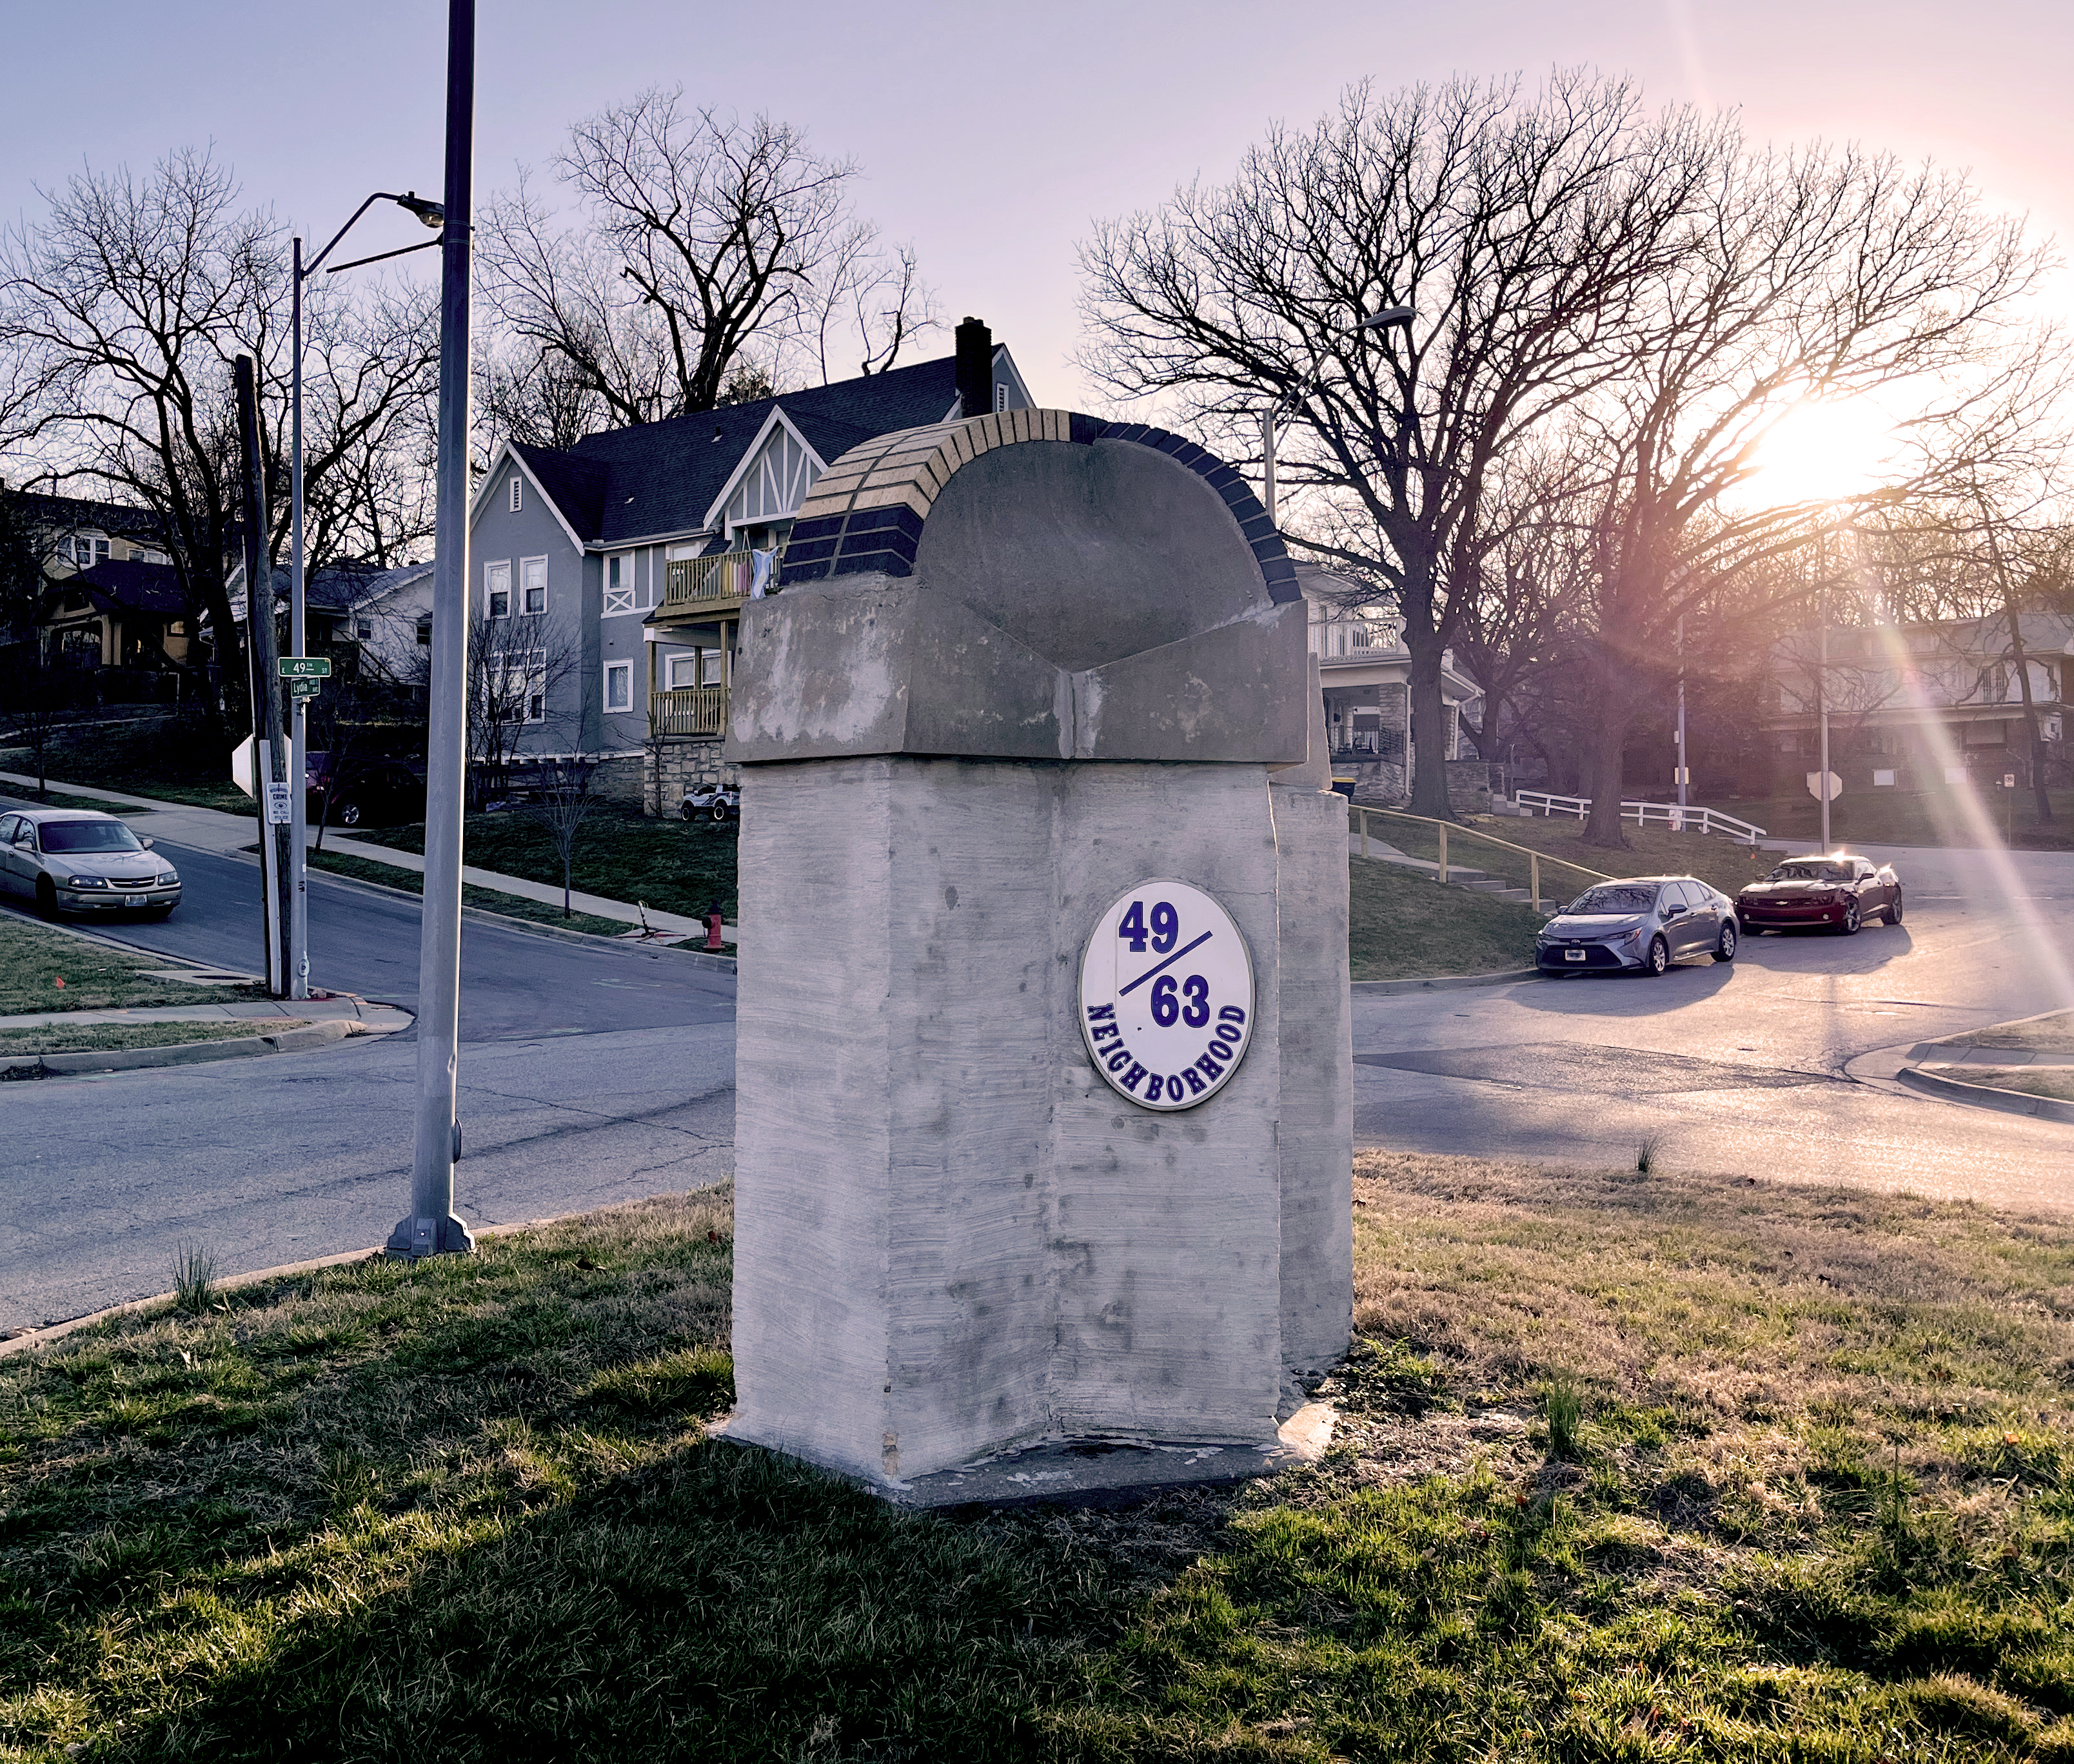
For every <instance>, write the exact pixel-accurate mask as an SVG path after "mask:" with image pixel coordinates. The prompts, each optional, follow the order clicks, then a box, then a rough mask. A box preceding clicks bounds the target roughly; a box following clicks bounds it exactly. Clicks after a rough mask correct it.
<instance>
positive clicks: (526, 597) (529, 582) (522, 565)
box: [519, 557, 547, 619]
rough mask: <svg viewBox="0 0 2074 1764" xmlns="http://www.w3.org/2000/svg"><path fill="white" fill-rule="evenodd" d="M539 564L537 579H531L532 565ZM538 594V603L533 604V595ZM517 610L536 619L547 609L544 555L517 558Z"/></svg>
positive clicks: (545, 562) (524, 615) (527, 616)
mask: <svg viewBox="0 0 2074 1764" xmlns="http://www.w3.org/2000/svg"><path fill="white" fill-rule="evenodd" d="M535 564H538V565H539V581H537V582H535V580H534V579H533V576H534V566H535ZM536 594H537V595H539V597H540V604H539V605H538V606H535V605H534V604H533V596H535V595H536ZM519 612H520V614H521V616H523V617H526V618H529V619H537V618H539V617H540V616H542V615H543V614H544V613H545V612H547V559H546V558H544V557H539V558H520V559H519Z"/></svg>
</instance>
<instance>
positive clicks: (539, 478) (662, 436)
mask: <svg viewBox="0 0 2074 1764" xmlns="http://www.w3.org/2000/svg"><path fill="white" fill-rule="evenodd" d="M1006 358H1007V350H1006V346H1005V345H998V346H997V347H996V348H995V350H994V364H995V370H996V372H997V373H1000V372H1002V370H1003V367H1004V364H1005V363H1006ZM1007 371H1008V372H1009V373H1010V375H1011V377H1013V366H1012V364H1009V365H1008V366H1007ZM1014 383H1015V384H1017V385H1020V384H1021V381H1020V379H1019V377H1016V378H1015V379H1014ZM957 401H958V376H957V357H956V356H954V355H952V356H944V357H941V358H940V359H939V360H937V361H918V362H916V363H915V365H913V366H912V367H907V368H894V369H890V370H889V371H888V372H886V373H874V374H867V375H865V376H863V377H861V378H858V379H855V380H840V381H837V382H836V383H835V384H834V385H824V386H814V387H810V388H809V389H807V390H805V391H804V392H787V393H784V394H781V395H780V396H779V397H777V398H758V399H754V400H753V401H752V402H749V403H747V404H729V405H722V406H721V407H720V408H719V409H718V410H702V411H699V412H697V413H696V414H693V415H691V416H685V417H672V418H670V419H669V420H668V421H667V422H648V423H642V424H641V425H639V426H638V427H634V428H630V429H609V430H607V431H605V433H603V434H601V435H587V436H585V438H584V439H582V440H581V441H579V442H578V443H576V446H575V447H572V448H570V449H568V451H566V452H557V451H554V450H553V449H551V448H547V447H526V446H523V445H522V444H519V443H511V444H510V447H509V450H508V451H510V453H512V454H513V455H514V456H515V457H516V458H517V459H519V460H520V461H521V462H522V463H523V464H524V466H525V468H526V469H527V471H528V472H531V474H532V476H533V478H534V480H535V482H536V483H537V484H539V487H540V488H541V491H542V492H543V493H544V494H545V495H546V496H547V497H548V498H549V499H550V500H551V501H552V502H553V503H554V505H555V506H556V509H559V510H560V513H561V516H562V518H563V520H564V521H565V522H566V523H567V525H568V527H569V530H571V532H572V534H575V535H576V538H578V539H579V540H580V542H582V543H583V544H585V545H594V546H614V545H630V544H632V543H634V542H637V541H639V540H643V539H653V538H659V537H661V536H663V535H664V534H690V533H700V532H703V531H704V530H705V524H706V517H707V513H708V511H709V510H710V509H712V508H713V505H714V504H715V502H716V501H718V500H719V497H720V494H721V491H722V489H723V488H725V486H726V484H727V483H728V481H729V479H731V478H732V477H733V476H734V475H735V473H736V472H737V470H738V469H739V468H740V467H741V466H742V461H743V460H744V457H745V456H746V455H747V454H748V453H749V452H750V450H751V449H752V448H753V447H754V445H755V443H756V442H757V440H758V438H759V437H761V436H762V433H763V431H764V428H765V427H766V424H768V423H769V422H770V421H771V413H772V412H773V411H775V410H779V409H781V408H782V409H783V411H784V414H785V418H786V420H787V422H790V423H791V426H792V427H793V428H794V429H795V430H796V431H798V432H799V435H801V436H802V437H803V438H804V439H805V441H806V443H807V444H808V446H809V447H812V449H813V450H814V451H815V452H816V453H817V454H818V455H820V457H821V458H822V459H823V460H835V459H837V458H838V457H840V456H841V455H843V454H845V453H847V452H848V451H849V450H850V449H851V448H852V447H855V446H856V445H857V443H859V442H861V441H869V440H870V439H872V438H873V437H874V436H875V435H889V434H891V433H892V432H894V431H896V430H900V429H914V428H919V427H923V426H924V425H925V424H928V423H934V422H942V421H944V418H945V417H946V416H948V414H949V413H950V412H951V410H952V407H953V406H956V403H957ZM486 488H487V486H485V490H486Z"/></svg>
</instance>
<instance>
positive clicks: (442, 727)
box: [388, 0, 475, 1257]
mask: <svg viewBox="0 0 2074 1764" xmlns="http://www.w3.org/2000/svg"><path fill="white" fill-rule="evenodd" d="M474 129H475V0H448V9H447V159H446V192H445V196H446V201H445V215H446V230H445V233H444V237H443V241H442V242H443V243H444V247H445V249H444V252H443V253H441V258H442V261H441V264H440V407H439V460H438V468H437V469H438V476H437V489H438V497H439V509H438V537H437V540H436V553H435V558H436V561H435V564H434V567H433V572H432V696H431V704H430V707H429V711H430V715H429V719H428V722H429V728H428V735H427V742H426V748H427V751H426V757H427V760H428V762H429V764H428V768H427V777H426V793H425V893H424V903H425V904H424V911H423V916H422V917H421V919H420V921H419V924H420V929H419V944H418V1094H417V1107H416V1111H415V1130H414V1133H413V1137H412V1148H411V1212H410V1214H409V1216H408V1217H407V1218H403V1219H402V1220H400V1221H399V1222H398V1224H397V1226H396V1228H395V1230H394V1231H393V1232H391V1233H390V1237H389V1243H388V1248H389V1251H390V1253H391V1254H392V1255H409V1256H412V1257H417V1256H423V1255H442V1254H452V1253H457V1252H458V1253H464V1254H465V1253H466V1252H467V1251H472V1250H473V1248H474V1247H475V1239H473V1237H472V1236H470V1235H469V1229H468V1226H466V1225H465V1223H464V1222H462V1221H461V1219H459V1218H457V1217H456V1216H455V1214H454V1210H453V1205H454V1193H453V1167H454V1160H455V1158H456V1157H457V1156H458V1155H459V1152H460V1150H461V1145H460V1140H461V1130H460V1127H459V1125H458V1123H457V1122H456V1121H455V1119H454V1092H455V1080H456V1077H457V1065H458V1060H459V1052H460V1027H461V833H462V825H461V808H462V803H461V793H462V789H463V785H464V784H465V769H466V764H467V760H466V751H465V750H466V742H467V735H468V587H469V562H468V489H469V484H468V414H469V413H468V392H469V386H468V367H469V361H468V321H469V299H468V295H469V288H468V278H469V245H470V243H471V237H472V232H473V207H472V204H473V190H472V188H471V186H472V183H473V169H474V168H473V147H474V139H473V136H474Z"/></svg>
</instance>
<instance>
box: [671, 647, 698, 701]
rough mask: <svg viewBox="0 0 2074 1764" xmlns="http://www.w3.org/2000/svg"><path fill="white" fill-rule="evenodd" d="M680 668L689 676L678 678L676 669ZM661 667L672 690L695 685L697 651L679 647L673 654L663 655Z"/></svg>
mask: <svg viewBox="0 0 2074 1764" xmlns="http://www.w3.org/2000/svg"><path fill="white" fill-rule="evenodd" d="M680 668H682V669H683V670H684V671H685V672H686V673H687V674H690V675H691V678H690V679H688V680H680V679H679V678H677V670H679V669H680ZM663 669H664V677H665V678H667V680H668V681H669V682H670V690H671V691H672V692H682V691H684V690H687V689H688V688H689V687H692V686H696V685H697V684H698V683H699V652H698V651H697V650H696V649H680V650H679V651H677V653H675V654H674V655H671V656H669V657H665V659H664V662H663Z"/></svg>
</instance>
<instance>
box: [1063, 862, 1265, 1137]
mask: <svg viewBox="0 0 2074 1764" xmlns="http://www.w3.org/2000/svg"><path fill="white" fill-rule="evenodd" d="M1253 1013H1254V995H1253V954H1252V952H1251V951H1250V950H1248V949H1247V948H1246V939H1245V938H1244V937H1242V936H1241V935H1240V934H1239V929H1238V926H1237V925H1236V924H1234V923H1233V921H1232V916H1231V915H1230V914H1229V913H1227V912H1225V909H1223V907H1221V905H1218V904H1217V901H1216V900H1215V899H1214V898H1213V896H1210V895H1208V894H1205V893H1204V892H1203V891H1202V890H1201V889H1200V888H1196V887H1195V886H1193V885H1192V884H1189V883H1187V882H1175V881H1171V880H1162V879H1156V878H1155V880H1152V881H1150V882H1141V883H1140V884H1138V886H1137V887H1136V888H1132V889H1130V891H1129V892H1126V893H1124V894H1121V895H1119V896H1118V897H1117V898H1116V900H1115V901H1113V902H1112V903H1111V904H1110V906H1109V910H1108V911H1107V912H1106V913H1103V914H1102V916H1101V921H1100V922H1099V923H1097V925H1096V926H1095V929H1094V934H1093V936H1091V937H1090V938H1089V939H1088V946H1087V949H1086V950H1085V952H1083V954H1081V957H1080V1033H1081V1035H1082V1036H1084V1037H1085V1038H1086V1041H1087V1044H1088V1053H1089V1057H1091V1058H1092V1059H1093V1061H1094V1062H1095V1070H1097V1071H1098V1072H1100V1073H1101V1075H1102V1076H1103V1077H1104V1078H1106V1079H1107V1080H1108V1081H1109V1086H1110V1088H1111V1089H1112V1090H1115V1091H1116V1092H1117V1093H1118V1094H1119V1095H1122V1096H1126V1097H1128V1098H1130V1100H1131V1101H1132V1102H1134V1103H1136V1104H1137V1105H1138V1107H1140V1108H1145V1109H1159V1110H1171V1109H1192V1108H1193V1107H1196V1104H1197V1103H1207V1102H1208V1100H1209V1099H1210V1098H1212V1097H1213V1096H1214V1095H1216V1094H1217V1092H1218V1091H1219V1090H1221V1089H1222V1088H1223V1087H1224V1086H1225V1082H1227V1081H1228V1080H1229V1078H1230V1077H1231V1075H1232V1074H1233V1073H1234V1072H1236V1071H1237V1070H1238V1063H1239V1061H1241V1060H1242V1059H1244V1058H1245V1057H1246V1045H1247V1043H1248V1042H1250V1041H1251V1040H1252V1039H1253Z"/></svg>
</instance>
